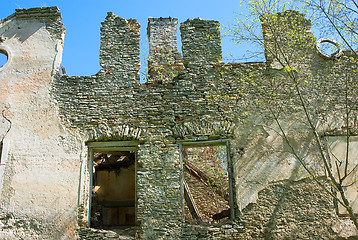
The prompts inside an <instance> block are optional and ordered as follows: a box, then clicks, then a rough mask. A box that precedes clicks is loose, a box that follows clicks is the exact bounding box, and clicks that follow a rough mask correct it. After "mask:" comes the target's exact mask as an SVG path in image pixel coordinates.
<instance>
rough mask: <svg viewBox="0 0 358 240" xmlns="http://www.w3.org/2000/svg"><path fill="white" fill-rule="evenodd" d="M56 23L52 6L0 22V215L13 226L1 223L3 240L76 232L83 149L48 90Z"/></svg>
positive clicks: (56, 56) (58, 43)
mask: <svg viewBox="0 0 358 240" xmlns="http://www.w3.org/2000/svg"><path fill="white" fill-rule="evenodd" d="M60 20H61V16H60V13H59V12H58V9H57V8H44V9H40V8H39V9H31V10H18V11H16V13H15V14H13V15H11V16H10V17H9V18H7V19H4V20H2V21H1V23H0V33H1V37H2V39H3V41H2V42H0V48H1V49H4V50H5V51H6V52H7V53H8V55H9V60H8V63H7V64H6V65H5V66H4V67H2V68H1V69H0V89H1V90H0V91H1V95H0V108H1V111H2V114H3V115H2V117H1V127H0V134H1V138H4V140H5V141H7V142H8V143H9V147H8V159H7V162H6V163H5V164H6V165H3V167H4V175H3V179H2V180H1V183H2V189H1V210H2V211H4V212H6V213H7V214H9V215H8V216H12V215H13V216H15V217H14V218H13V219H15V220H12V223H11V221H9V220H8V219H6V217H4V218H2V219H1V220H3V221H7V223H10V224H9V225H8V226H7V227H8V228H9V231H7V230H6V228H5V229H3V231H1V233H0V234H1V238H3V239H4V238H8V239H15V238H20V237H24V236H29V234H30V233H31V231H36V229H38V230H39V231H38V232H37V233H36V234H37V235H40V236H42V238H52V239H60V238H61V237H62V236H63V235H64V233H65V234H66V235H67V236H68V237H70V236H72V237H73V236H74V234H75V232H74V230H75V225H76V211H77V206H76V205H77V192H78V184H77V182H78V178H79V174H78V173H79V172H78V169H79V164H80V159H81V154H82V153H81V151H82V150H81V145H82V143H81V141H78V140H76V138H75V137H73V136H72V135H71V133H70V132H69V131H68V130H67V129H65V128H63V127H62V124H61V123H60V119H59V118H58V113H57V109H56V107H55V106H56V103H55V100H54V99H53V96H52V95H51V91H50V89H51V88H52V81H53V76H54V74H55V73H56V72H57V71H58V70H59V67H60V63H61V54H62V46H63V37H64V28H63V27H62V24H61V23H60ZM6 119H8V120H6ZM10 124H11V125H10ZM8 130H9V131H8ZM11 218H12V217H11ZM19 219H21V220H22V223H21V224H20V226H19V225H17V224H19V223H18V222H17V221H18V220H19ZM19 221H20V220H19ZM32 221H36V224H35V225H36V227H35V229H31V228H33V227H32V226H31V225H32V224H33V223H32ZM11 228H18V230H16V231H13V232H12V231H11ZM41 234H43V235H41ZM25 238H26V237H25Z"/></svg>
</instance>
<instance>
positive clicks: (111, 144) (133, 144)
mask: <svg viewBox="0 0 358 240" xmlns="http://www.w3.org/2000/svg"><path fill="white" fill-rule="evenodd" d="M141 143H143V141H109V142H87V143H86V145H87V146H89V147H96V148H97V147H98V148H102V147H137V146H138V145H140V144H141Z"/></svg>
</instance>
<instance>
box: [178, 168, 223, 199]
mask: <svg viewBox="0 0 358 240" xmlns="http://www.w3.org/2000/svg"><path fill="white" fill-rule="evenodd" d="M184 167H185V168H186V169H187V170H188V172H189V173H190V174H191V175H192V176H194V177H195V178H197V179H199V181H201V182H203V183H205V184H206V185H210V186H212V188H213V189H214V191H215V193H217V194H218V195H220V196H221V197H222V198H224V199H225V200H226V201H228V202H229V201H230V196H229V193H227V192H226V191H223V190H222V188H220V187H219V186H217V185H216V184H215V183H214V181H213V180H212V179H211V178H210V177H209V176H208V175H206V174H205V173H204V172H202V171H200V170H199V169H198V168H197V167H196V166H194V165H193V164H191V163H189V162H188V161H185V162H184Z"/></svg>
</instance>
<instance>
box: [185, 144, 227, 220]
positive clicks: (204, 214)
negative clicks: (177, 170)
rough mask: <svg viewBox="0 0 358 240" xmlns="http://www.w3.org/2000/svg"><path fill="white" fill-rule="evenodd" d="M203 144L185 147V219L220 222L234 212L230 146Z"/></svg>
mask: <svg viewBox="0 0 358 240" xmlns="http://www.w3.org/2000/svg"><path fill="white" fill-rule="evenodd" d="M203 144H204V145H199V146H195V145H194V146H191V145H188V146H185V145H184V146H182V159H183V190H184V219H185V222H187V223H191V224H197V223H199V224H200V223H205V224H216V223H220V222H224V221H226V220H228V219H230V217H231V214H232V209H231V203H232V200H231V194H230V188H231V182H230V177H231V174H230V173H229V172H230V171H229V169H228V166H229V161H228V160H229V159H228V156H229V155H228V148H227V146H226V145H207V146H205V142H204V143H203Z"/></svg>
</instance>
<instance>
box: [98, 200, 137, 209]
mask: <svg viewBox="0 0 358 240" xmlns="http://www.w3.org/2000/svg"><path fill="white" fill-rule="evenodd" d="M98 203H99V204H100V205H102V206H103V207H106V208H118V207H134V206H135V202H134V200H128V201H115V200H102V201H99V202H98Z"/></svg>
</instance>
